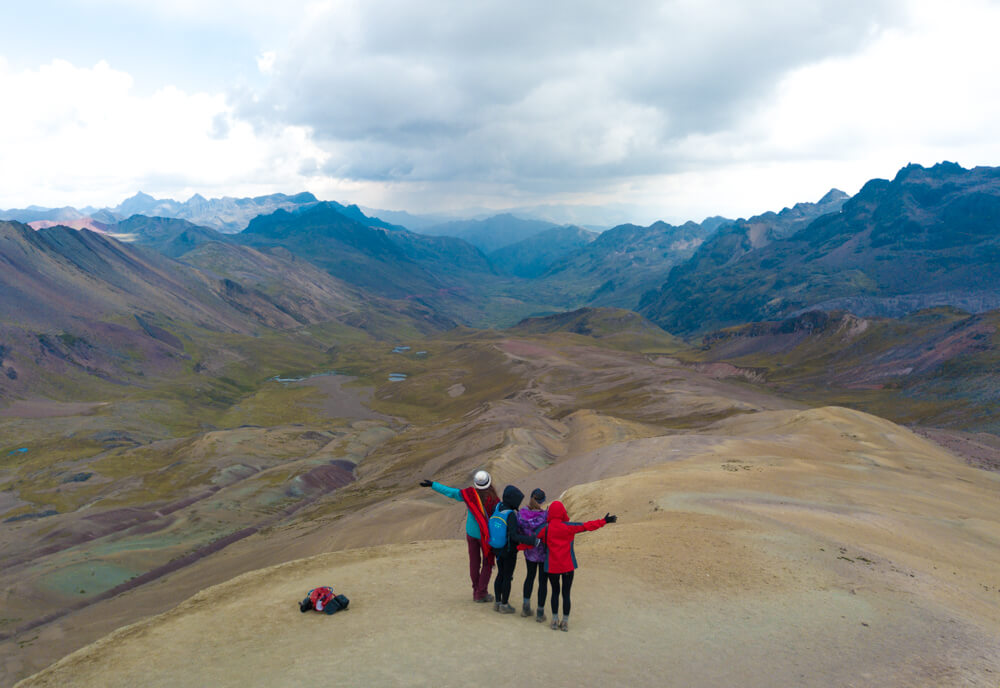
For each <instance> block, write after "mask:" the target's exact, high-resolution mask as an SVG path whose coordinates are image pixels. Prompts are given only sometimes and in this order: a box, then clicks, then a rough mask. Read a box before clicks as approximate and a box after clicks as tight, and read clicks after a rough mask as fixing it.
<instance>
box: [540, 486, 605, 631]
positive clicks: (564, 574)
mask: <svg viewBox="0 0 1000 688" xmlns="http://www.w3.org/2000/svg"><path fill="white" fill-rule="evenodd" d="M617 520H618V517H617V516H612V515H611V514H606V515H605V516H604V518H602V519H599V520H597V521H587V522H586V523H570V522H569V515H568V514H567V513H566V507H564V506H563V504H562V502H560V501H555V502H552V504H551V505H550V506H549V509H548V514H547V522H546V524H545V525H544V526H542V529H541V530H539V531H538V539H539V540H541V541H542V543H543V544H544V545H545V548H546V550H547V551H548V555H547V556H546V558H545V575H546V577H547V578H548V581H549V584H550V585H551V586H552V607H551V608H552V624H551V626H549V627H550V628H551V629H552V630H556V629H557V628H558V629H562V630H564V631H568V630H569V610H570V599H569V592H570V588H572V587H573V572H574V571H575V570H576V567H577V564H576V554H575V553H574V552H573V539H574V538H575V537H576V534H577V533H582V532H583V531H585V530H597V529H598V528H603V527H604V526H605V525H607V524H608V523H614V522H615V521H617ZM560 589H561V590H562V596H563V617H562V621H561V622H560V621H559V593H560Z"/></svg>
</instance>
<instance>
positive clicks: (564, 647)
mask: <svg viewBox="0 0 1000 688" xmlns="http://www.w3.org/2000/svg"><path fill="white" fill-rule="evenodd" d="M581 449H586V447H581ZM571 476H585V477H586V480H585V481H584V482H581V481H579V480H572V479H571ZM517 482H518V484H520V485H521V486H522V487H526V488H530V487H532V486H534V485H536V484H541V485H545V486H547V487H548V488H549V490H550V492H552V493H553V494H558V493H559V491H560V490H561V488H562V487H567V488H569V489H567V490H566V492H565V494H564V495H563V499H564V501H565V503H566V505H567V507H568V509H569V511H570V514H571V516H572V517H574V518H592V517H595V516H600V515H603V513H605V511H612V512H615V513H618V514H619V516H620V523H619V524H617V525H614V526H609V527H607V528H604V529H602V530H600V531H598V532H596V533H589V534H585V535H581V536H580V537H579V539H578V546H577V555H578V559H579V560H580V564H581V568H580V569H579V571H578V574H577V581H576V583H575V585H574V608H573V613H572V616H571V627H570V632H569V633H568V634H564V633H558V632H553V631H550V630H549V629H548V628H547V626H545V625H539V624H536V623H534V622H533V621H532V620H529V619H522V618H520V617H519V616H513V617H507V616H500V615H496V614H494V613H493V612H492V611H491V610H490V609H489V608H488V607H487V608H484V607H483V606H480V605H475V604H473V603H471V602H470V601H469V599H468V597H469V596H468V591H467V590H466V587H467V581H466V577H467V576H466V568H465V564H466V562H465V547H464V543H462V542H461V541H459V540H457V538H452V539H447V540H443V541H426V540H427V538H420V537H412V538H411V539H413V540H417V539H421V540H425V541H424V542H419V543H410V544H398V545H386V546H380V547H371V548H363V549H354V550H350V551H343V552H341V551H338V552H332V553H330V554H326V555H322V556H319V557H314V558H310V559H305V560H298V561H292V562H289V563H286V564H282V565H280V566H277V567H273V568H270V569H265V570H261V571H257V572H253V573H249V574H246V575H244V576H241V577H239V578H237V579H234V580H232V581H230V582H228V583H225V584H222V585H220V586H216V587H214V588H211V589H208V590H205V591H203V592H201V593H199V594H197V595H195V596H194V597H193V598H191V599H190V600H188V601H187V602H185V603H183V604H181V605H179V606H178V607H177V608H175V609H174V610H172V611H170V612H168V613H166V614H163V615H160V616H157V617H154V618H152V619H149V620H147V621H144V622H140V623H138V624H135V625H133V626H131V627H128V628H125V629H122V630H120V631H118V632H116V633H114V634H112V635H111V636H109V637H107V638H105V639H103V640H101V641H99V642H97V643H95V644H93V645H91V646H89V647H87V648H84V649H82V650H80V651H79V652H77V653H75V654H73V655H70V656H69V657H67V658H65V659H63V660H62V661H60V662H58V663H57V664H55V665H54V666H53V667H51V668H49V669H47V670H45V671H43V672H41V673H40V674H38V675H36V676H34V677H32V678H30V679H28V680H26V681H24V682H22V683H21V684H19V685H20V686H56V685H59V686H62V685H76V686H98V685H100V686H126V685H140V684H141V685H149V686H158V685H163V686H166V685H170V686H201V685H206V684H210V685H223V686H226V685H233V686H235V685H287V686H308V685H316V684H317V682H323V681H327V680H331V681H333V680H335V682H336V683H337V684H338V685H394V684H402V683H405V684H407V685H456V686H457V685H465V683H466V681H465V676H466V672H467V670H468V666H469V653H470V652H475V651H476V648H478V647H480V646H481V645H479V644H476V643H474V642H470V640H469V638H470V637H478V638H489V639H490V642H491V644H492V646H493V647H494V649H495V650H496V651H497V652H499V653H500V654H502V655H504V656H518V657H538V658H539V661H543V663H544V667H545V673H546V675H547V676H550V677H552V681H553V682H554V683H556V684H559V685H565V684H574V683H582V684H602V685H640V686H642V685H650V686H652V685H656V686H662V685H677V686H690V685H745V686H774V685H800V686H849V685H880V686H915V685H916V686H964V685H991V684H990V681H991V680H994V679H995V676H996V672H998V671H1000V648H998V646H997V643H996V640H995V639H996V637H997V635H998V632H1000V580H998V579H997V574H996V571H998V570H1000V504H998V502H997V500H996V497H995V496H996V490H997V488H998V487H1000V480H998V477H997V475H996V474H991V473H986V472H983V471H979V470H976V469H973V468H970V467H968V466H966V465H965V464H964V463H963V462H962V461H960V460H959V459H957V458H956V457H954V456H952V455H950V454H948V453H947V452H945V451H943V450H941V449H940V448H938V447H937V446H936V445H933V444H931V443H928V442H926V441H925V440H923V439H921V438H919V437H917V436H915V435H913V434H912V433H910V432H908V431H907V430H905V429H903V428H901V427H899V426H896V425H894V424H892V423H890V422H887V421H884V420H881V419H878V418H876V417H873V416H869V415H866V414H863V413H859V412H854V411H848V410H845V409H841V408H833V407H829V408H821V409H815V410H810V411H796V410H784V411H764V412H759V413H752V414H746V415H741V416H735V417H732V418H729V419H726V420H723V421H720V422H718V423H716V424H715V425H712V426H710V427H707V428H704V429H703V430H701V431H693V432H686V433H681V434H671V435H660V436H652V437H646V438H639V439H631V440H629V441H626V442H617V443H610V444H603V445H601V446H594V447H593V448H591V450H590V451H585V450H584V451H580V452H578V453H575V454H574V455H573V456H572V457H566V458H564V459H562V460H560V461H557V462H555V463H554V464H553V465H551V466H549V467H547V468H544V469H541V470H539V471H537V472H535V471H530V472H522V473H521V475H520V477H519V478H518V481H517ZM442 516H445V517H447V520H449V521H451V520H454V521H458V520H459V519H460V516H461V507H459V506H458V505H452V504H451V503H449V502H446V501H445V500H442V499H440V498H439V497H435V496H434V495H432V494H430V493H429V492H428V491H426V490H420V489H419V488H414V489H412V490H410V492H409V493H408V494H406V495H405V496H403V499H402V501H401V502H400V503H399V504H397V510H396V513H395V514H393V516H392V519H391V520H386V521H384V522H383V524H382V525H383V527H385V528H391V527H392V525H393V524H395V523H401V522H402V519H404V518H405V519H407V522H409V523H411V524H414V525H415V530H416V531H418V532H419V531H420V526H421V525H422V524H423V525H424V526H425V528H424V532H425V533H429V534H433V533H434V531H435V526H434V525H433V524H435V523H438V522H440V520H441V518H442ZM408 535H409V532H408ZM522 566H523V565H522ZM522 571H523V569H522ZM520 580H521V573H519V574H518V575H517V576H516V577H515V587H517V585H518V584H519V583H520ZM324 583H328V584H333V585H334V586H336V587H337V588H339V589H341V590H342V591H343V592H344V593H345V594H347V595H348V596H349V597H351V599H352V604H351V609H350V610H349V611H348V612H347V613H344V614H340V615H338V616H335V617H329V618H328V617H324V616H320V615H315V614H310V615H305V616H303V615H301V614H300V613H299V612H298V609H297V608H296V606H295V602H296V600H297V599H298V598H300V597H301V596H302V595H303V594H304V593H305V591H306V590H308V589H309V588H310V587H312V586H314V585H317V584H324ZM305 648H324V651H321V652H311V651H309V652H307V651H306V650H305Z"/></svg>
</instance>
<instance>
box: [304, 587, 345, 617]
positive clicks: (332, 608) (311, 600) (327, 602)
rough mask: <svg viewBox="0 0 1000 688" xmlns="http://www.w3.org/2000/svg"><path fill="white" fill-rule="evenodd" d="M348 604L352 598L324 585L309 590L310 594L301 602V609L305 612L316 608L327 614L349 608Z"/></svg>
mask: <svg viewBox="0 0 1000 688" xmlns="http://www.w3.org/2000/svg"><path fill="white" fill-rule="evenodd" d="M348 604H350V600H348V599H347V598H346V597H345V596H343V595H338V594H337V593H335V592H334V591H333V588H331V587H329V586H327V585H324V586H322V587H319V588H313V589H312V590H310V591H309V595H308V596H307V597H306V598H305V599H304V600H302V601H301V602H299V611H300V612H302V613H303V614H304V613H305V612H307V611H309V610H310V609H315V610H316V611H318V612H324V613H326V614H336V613H337V612H339V611H340V610H341V609H347V605H348Z"/></svg>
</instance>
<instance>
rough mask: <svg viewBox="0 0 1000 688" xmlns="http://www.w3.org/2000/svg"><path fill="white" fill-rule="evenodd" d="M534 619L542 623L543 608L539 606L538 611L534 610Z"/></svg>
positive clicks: (543, 617) (543, 618)
mask: <svg viewBox="0 0 1000 688" xmlns="http://www.w3.org/2000/svg"><path fill="white" fill-rule="evenodd" d="M535 621H537V622H538V623H543V622H544V621H545V610H544V609H542V608H541V607H539V608H538V611H537V612H535Z"/></svg>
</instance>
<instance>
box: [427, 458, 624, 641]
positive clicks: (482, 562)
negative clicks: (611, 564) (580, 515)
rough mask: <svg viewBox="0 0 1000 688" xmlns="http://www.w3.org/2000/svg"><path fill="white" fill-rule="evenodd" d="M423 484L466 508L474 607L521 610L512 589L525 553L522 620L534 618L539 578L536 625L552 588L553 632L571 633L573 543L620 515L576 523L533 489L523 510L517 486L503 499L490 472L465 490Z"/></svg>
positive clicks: (482, 473)
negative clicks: (514, 602) (485, 605)
mask: <svg viewBox="0 0 1000 688" xmlns="http://www.w3.org/2000/svg"><path fill="white" fill-rule="evenodd" d="M420 485H421V486H422V487H429V488H431V489H433V490H434V491H435V492H439V493H441V494H443V495H444V496H445V497H450V498H451V499H454V500H457V501H460V502H463V503H464V504H465V507H466V519H465V537H466V541H467V542H468V545H469V577H470V578H471V579H472V599H473V600H474V601H475V602H480V603H489V602H492V603H493V611H495V612H499V613H500V614H513V613H515V612H516V611H517V610H516V609H515V608H514V607H513V606H511V604H510V587H511V582H512V581H513V579H514V568H515V567H516V566H517V553H518V552H519V551H521V550H523V551H524V561H525V563H526V565H527V568H528V573H527V576H526V577H525V579H524V591H523V592H524V601H523V603H522V605H521V616H523V617H527V616H531V614H532V610H531V593H532V590H533V588H534V585H535V578H536V577H537V578H538V609H537V611H536V612H535V621H537V622H538V623H544V622H545V621H546V616H545V601H546V597H548V588H549V587H550V586H551V588H552V598H551V609H552V623H551V624H550V626H549V627H550V628H552V629H553V630H556V629H561V630H563V631H568V630H569V612H570V606H571V605H570V590H571V589H572V587H573V572H574V571H575V570H576V567H577V564H576V556H575V554H574V553H573V539H574V538H575V537H576V535H577V533H581V532H583V531H585V530H597V529H598V528H603V527H604V526H605V525H607V524H608V523H614V522H615V521H617V520H618V518H617V517H616V516H612V515H611V514H606V515H605V516H604V518H601V519H598V520H596V521H587V522H585V523H572V522H570V521H569V516H568V514H567V513H566V507H564V506H563V504H562V502H560V501H558V500H557V501H554V502H552V504H550V505H549V507H548V508H547V509H546V508H545V506H544V505H545V492H544V491H543V490H541V489H535V490H532V492H531V496H530V497H529V499H528V505H527V506H526V507H521V502H522V501H524V493H523V492H521V490H519V489H518V488H517V487H515V486H514V485H508V486H507V487H505V488H504V491H503V497H502V498H501V497H498V496H497V493H496V490H495V489H494V488H493V478H492V477H491V476H490V474H489V473H487V472H486V471H478V472H477V473H476V474H475V476H474V477H473V480H472V485H471V486H469V487H466V488H464V489H459V488H456V487H448V486H447V485H443V484H441V483H438V482H435V481H433V480H422V481H421V482H420ZM494 561H495V562H496V567H497V576H496V579H495V580H494V581H493V594H492V595H491V594H489V592H488V587H489V583H490V577H491V576H492V574H493V564H494ZM560 595H561V596H562V619H561V620H560V618H559V597H560Z"/></svg>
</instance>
